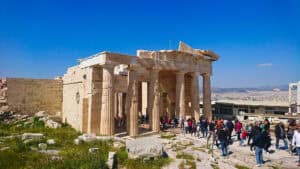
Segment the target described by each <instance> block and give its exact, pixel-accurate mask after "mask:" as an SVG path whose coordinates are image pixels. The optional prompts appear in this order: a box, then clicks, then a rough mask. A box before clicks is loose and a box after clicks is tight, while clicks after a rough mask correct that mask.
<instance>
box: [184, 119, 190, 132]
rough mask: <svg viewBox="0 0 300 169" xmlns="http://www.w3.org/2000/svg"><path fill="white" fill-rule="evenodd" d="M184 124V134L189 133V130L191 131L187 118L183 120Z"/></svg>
mask: <svg viewBox="0 0 300 169" xmlns="http://www.w3.org/2000/svg"><path fill="white" fill-rule="evenodd" d="M183 125H184V127H183V130H184V134H187V133H188V131H189V125H188V121H187V120H184V121H183Z"/></svg>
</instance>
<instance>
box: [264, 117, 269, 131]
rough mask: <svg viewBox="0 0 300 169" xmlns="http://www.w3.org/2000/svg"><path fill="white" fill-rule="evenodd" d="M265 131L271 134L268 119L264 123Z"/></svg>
mask: <svg viewBox="0 0 300 169" xmlns="http://www.w3.org/2000/svg"><path fill="white" fill-rule="evenodd" d="M264 129H265V130H266V131H267V132H270V121H269V120H268V119H265V121H264Z"/></svg>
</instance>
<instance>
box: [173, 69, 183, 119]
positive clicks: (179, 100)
mask: <svg viewBox="0 0 300 169" xmlns="http://www.w3.org/2000/svg"><path fill="white" fill-rule="evenodd" d="M184 74H185V73H184V72H178V73H176V103H175V104H176V113H179V116H180V117H182V118H185V93H184V90H185V88H184ZM177 115H178V114H177Z"/></svg>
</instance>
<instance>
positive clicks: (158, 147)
mask: <svg viewBox="0 0 300 169" xmlns="http://www.w3.org/2000/svg"><path fill="white" fill-rule="evenodd" d="M126 150H127V152H128V157H129V158H131V159H137V158H153V157H161V156H162V155H163V152H164V150H163V144H162V142H161V141H159V139H158V138H157V137H145V138H137V139H135V140H126Z"/></svg>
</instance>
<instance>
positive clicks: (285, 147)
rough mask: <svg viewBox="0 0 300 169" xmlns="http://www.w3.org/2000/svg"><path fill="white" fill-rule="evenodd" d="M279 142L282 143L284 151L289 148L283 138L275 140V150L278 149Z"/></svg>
mask: <svg viewBox="0 0 300 169" xmlns="http://www.w3.org/2000/svg"><path fill="white" fill-rule="evenodd" d="M280 140H283V143H284V149H288V148H289V146H288V142H287V141H286V139H285V138H278V137H277V138H276V143H275V146H276V149H279V141H280Z"/></svg>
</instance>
